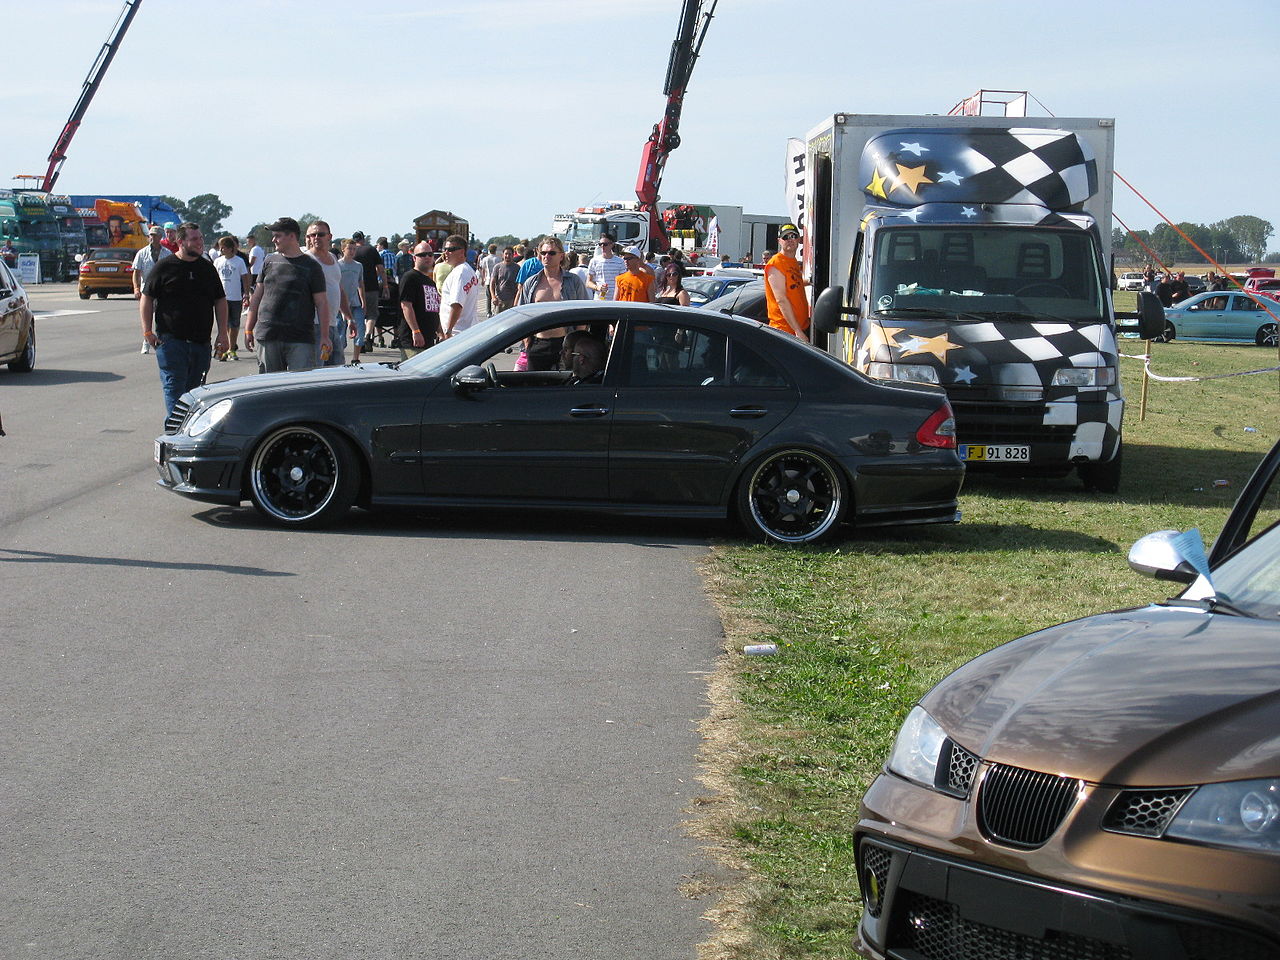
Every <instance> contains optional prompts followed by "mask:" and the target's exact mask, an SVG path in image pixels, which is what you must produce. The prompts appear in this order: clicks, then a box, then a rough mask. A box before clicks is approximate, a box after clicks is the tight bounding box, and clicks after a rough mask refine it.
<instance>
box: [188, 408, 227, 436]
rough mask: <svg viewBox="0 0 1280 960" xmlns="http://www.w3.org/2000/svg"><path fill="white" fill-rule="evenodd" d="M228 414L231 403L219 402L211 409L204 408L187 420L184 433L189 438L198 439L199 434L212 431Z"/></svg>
mask: <svg viewBox="0 0 1280 960" xmlns="http://www.w3.org/2000/svg"><path fill="white" fill-rule="evenodd" d="M230 412H231V401H230V400H219V401H218V402H217V403H215V404H214V405H213V406H212V407H205V409H203V410H201V411H200V412H199V413H198V414H197V415H196V416H194V417H192V418H191V419H190V420H188V421H187V426H186V430H185V432H186V434H187V436H189V437H198V436H200V434H202V433H207V432H209V431H210V430H212V429H213V428H214V427H215V426H217V425H218V423H220V422H221V421H222V419H223V418H224V417H226V415H227V414H228V413H230Z"/></svg>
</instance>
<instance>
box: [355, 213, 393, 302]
mask: <svg viewBox="0 0 1280 960" xmlns="http://www.w3.org/2000/svg"><path fill="white" fill-rule="evenodd" d="M351 239H352V240H355V241H356V242H357V243H359V244H360V246H359V247H357V248H356V260H357V262H359V264H360V266H362V267H364V290H365V302H366V303H368V304H369V307H370V309H373V310H377V304H378V298H379V297H381V298H383V299H384V300H385V299H386V298H387V297H389V296H391V287H390V286H388V284H387V268H386V266H385V265H384V264H383V262H382V257H381V256H379V255H378V251H377V250H375V249H373V247H372V246H371V245H370V243H369V242H368V240H366V239H365V235H364V234H363V233H361V232H360V231H359V230H357V231H356V232H355V233H353V234H351ZM374 319H375V320H376V319H377V315H376V314H375V316H374Z"/></svg>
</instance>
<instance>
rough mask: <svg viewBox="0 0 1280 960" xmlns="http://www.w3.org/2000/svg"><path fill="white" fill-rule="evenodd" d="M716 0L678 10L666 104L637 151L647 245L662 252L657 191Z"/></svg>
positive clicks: (687, 3)
mask: <svg viewBox="0 0 1280 960" xmlns="http://www.w3.org/2000/svg"><path fill="white" fill-rule="evenodd" d="M718 2H719V0H711V4H710V6H709V7H708V9H707V11H706V13H703V12H702V0H684V9H683V10H681V12H680V28H679V31H678V32H677V34H676V39H675V42H674V43H672V44H671V59H670V60H669V61H668V62H667V79H666V83H665V84H663V88H662V92H663V93H664V94H666V96H667V107H666V110H665V111H664V112H663V114H662V120H661V121H660V122H658V123H656V124H654V127H653V132H652V133H651V134H649V139H648V140H647V141H646V142H645V145H644V149H643V150H642V151H641V153H640V173H639V175H638V176H637V177H636V199H637V200H638V201H639V208H640V209H641V210H644V211H647V212H648V214H649V247H650V249H652V250H656V251H657V252H659V253H662V252H664V251H666V250H667V248H668V247H669V246H670V244H669V243H668V241H667V234H666V231H665V230H664V229H663V226H662V218H661V217H659V216H658V190H659V188H660V187H661V186H662V172H663V169H664V168H665V167H666V164H667V158H668V157H669V156H670V155H671V151H673V150H675V149H676V148H677V147H678V146H680V111H681V110H682V109H683V107H684V94H685V90H686V88H687V87H688V86H689V77H690V75H691V74H692V73H693V65H694V63H696V62H697V59H698V53H699V51H701V49H702V41H703V39H704V38H705V37H706V35H707V26H708V25H709V24H710V23H711V18H712V16H714V15H715V9H716V4H717V3H718Z"/></svg>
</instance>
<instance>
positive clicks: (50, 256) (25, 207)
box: [0, 190, 68, 282]
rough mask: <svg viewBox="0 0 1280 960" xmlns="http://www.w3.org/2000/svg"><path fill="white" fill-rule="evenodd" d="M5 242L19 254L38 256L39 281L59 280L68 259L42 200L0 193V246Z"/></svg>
mask: <svg viewBox="0 0 1280 960" xmlns="http://www.w3.org/2000/svg"><path fill="white" fill-rule="evenodd" d="M5 240H9V241H10V242H12V244H13V248H14V250H16V251H17V252H18V253H19V254H23V253H35V254H38V255H39V257H40V277H41V279H42V280H44V281H46V282H52V281H57V280H61V279H63V277H64V275H65V274H66V269H67V260H68V257H67V256H66V254H65V253H64V252H63V246H62V234H61V233H60V232H59V230H58V221H57V218H56V217H55V216H54V215H53V214H52V213H51V212H50V210H49V207H48V205H47V204H46V203H45V201H44V199H43V198H42V197H38V196H33V195H28V194H25V193H22V192H20V191H14V190H0V243H3V242H4V241H5Z"/></svg>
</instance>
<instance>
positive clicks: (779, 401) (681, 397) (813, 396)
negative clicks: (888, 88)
mask: <svg viewBox="0 0 1280 960" xmlns="http://www.w3.org/2000/svg"><path fill="white" fill-rule="evenodd" d="M582 329H590V330H591V331H594V333H589V332H574V333H571V334H570V335H569V337H568V338H567V340H566V342H567V343H569V344H570V346H566V347H565V348H564V351H563V357H562V360H563V363H564V366H565V367H566V368H567V369H563V370H560V369H554V370H518V369H509V368H510V367H512V366H513V365H514V363H513V361H514V360H515V357H516V356H517V355H518V353H519V351H520V349H521V346H522V342H523V341H524V340H525V339H526V338H528V337H531V336H533V335H535V334H537V333H539V332H543V333H556V334H564V333H565V332H566V331H573V330H582ZM574 343H576V346H572V344H574ZM593 357H594V358H595V359H596V363H595V364H594V367H600V366H602V369H594V367H593V366H592V364H591V360H592V358H593ZM584 365H586V368H584ZM500 368H503V369H500ZM155 463H156V468H157V470H158V471H159V474H160V480H159V482H160V484H161V485H163V486H165V487H167V488H168V489H170V490H173V491H174V492H176V493H180V494H183V495H185V496H188V497H192V498H194V499H197V500H205V501H211V502H215V503H227V504H239V503H241V502H242V501H245V500H248V501H250V502H252V503H253V505H254V506H255V507H256V508H257V509H258V510H259V511H260V512H261V513H262V514H263V515H264V516H265V517H267V518H268V519H269V520H271V521H274V522H276V523H279V524H281V525H284V526H287V527H308V526H319V525H323V524H326V523H329V522H332V521H333V520H335V519H337V518H338V517H340V516H341V515H343V514H344V513H346V512H347V510H348V509H349V508H350V507H351V506H352V505H353V504H359V505H362V506H366V507H395V506H403V507H433V508H434V507H449V506H458V507H516V506H519V507H523V508H528V507H545V508H553V509H560V510H566V509H567V510H589V511H600V512H607V513H615V514H629V515H661V516H676V517H691V518H694V517H697V518H717V517H719V518H723V517H726V516H729V517H731V516H735V515H736V516H737V517H738V518H739V519H740V520H741V521H742V523H743V524H744V525H745V526H746V527H747V529H748V530H749V531H750V532H751V533H752V534H753V535H754V536H756V537H759V538H761V539H764V540H767V541H772V542H776V543H788V544H799V543H808V542H813V541H817V540H820V539H822V538H823V537H826V536H829V535H831V534H832V533H834V532H835V530H836V529H837V528H838V527H839V526H840V524H841V523H842V522H849V523H852V524H854V525H856V526H879V525H896V524H918V523H951V522H955V521H956V520H957V519H958V512H957V503H956V495H957V493H958V492H959V490H960V484H961V482H962V480H963V477H964V467H963V464H962V463H961V461H960V460H959V458H958V457H957V455H956V449H955V425H954V420H953V418H952V412H951V408H950V406H948V404H947V399H946V396H945V395H944V394H943V392H942V391H941V390H940V389H938V388H937V387H933V386H929V385H921V384H906V383H895V384H886V383H881V382H877V381H873V380H870V379H868V378H866V377H864V376H863V375H862V374H860V373H857V372H856V371H854V370H853V369H851V368H850V367H849V366H847V365H846V364H843V363H841V362H839V361H838V360H836V359H835V358H833V357H831V356H829V355H827V354H826V353H823V352H822V351H820V350H818V349H816V348H814V347H811V346H810V345H808V344H807V343H803V342H801V341H799V340H797V339H795V338H794V337H791V336H788V335H786V334H781V333H778V332H777V331H775V330H771V329H769V328H768V327H767V326H763V325H761V324H759V323H756V322H753V321H747V320H743V319H741V318H737V317H729V316H725V315H723V314H719V313H711V312H708V311H700V310H691V309H688V308H680V307H669V306H659V305H650V304H626V303H611V302H600V303H595V302H584V301H574V302H565V303H548V304H537V305H532V306H525V307H518V308H516V309H513V310H508V311H506V312H505V313H503V314H501V315H500V316H498V317H495V318H493V319H491V320H486V321H483V322H481V323H479V324H477V325H476V326H474V327H472V328H471V329H469V330H467V331H465V332H464V333H462V334H459V335H457V336H454V337H452V338H450V339H449V340H446V341H444V342H442V343H440V344H437V345H436V346H434V347H432V348H431V349H429V350H426V351H424V352H423V353H420V354H418V355H417V356H415V357H411V358H410V359H409V360H406V361H404V362H403V363H398V364H396V363H390V364H388V363H382V364H361V365H359V366H347V367H330V368H326V369H320V370H313V371H309V372H300V373H280V374H264V375H256V376H250V377H243V378H240V379H236V380H231V381H225V382H222V383H219V384H216V385H211V386H206V387H198V388H196V389H195V390H193V391H191V392H189V393H187V394H184V395H183V397H182V398H181V401H180V402H179V404H178V405H177V407H176V408H175V409H174V411H173V414H172V415H171V416H170V418H169V419H168V421H166V424H165V433H164V435H163V436H161V437H159V438H158V439H157V440H156V442H155Z"/></svg>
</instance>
